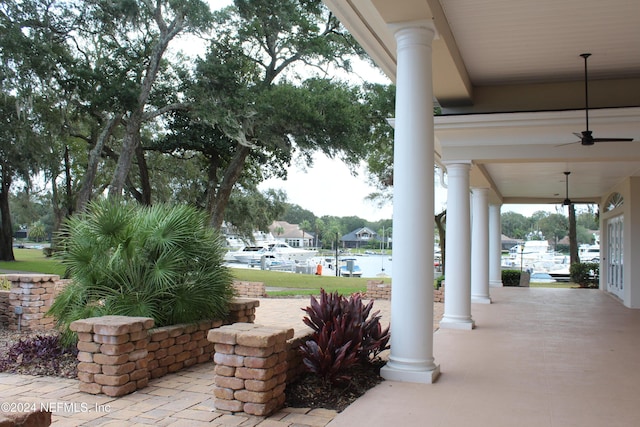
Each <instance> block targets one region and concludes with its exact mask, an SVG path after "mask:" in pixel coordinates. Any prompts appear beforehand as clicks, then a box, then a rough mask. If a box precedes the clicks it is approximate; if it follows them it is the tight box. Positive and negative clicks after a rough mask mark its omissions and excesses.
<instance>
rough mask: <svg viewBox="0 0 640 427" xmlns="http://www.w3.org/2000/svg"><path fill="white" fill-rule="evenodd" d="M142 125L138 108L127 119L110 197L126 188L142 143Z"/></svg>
mask: <svg viewBox="0 0 640 427" xmlns="http://www.w3.org/2000/svg"><path fill="white" fill-rule="evenodd" d="M141 126H142V110H141V109H138V110H136V111H134V112H133V114H132V116H131V117H130V118H129V120H128V121H127V128H126V131H125V134H124V138H123V140H122V150H121V151H120V156H119V157H118V164H117V165H116V170H115V171H114V172H113V179H112V180H111V184H110V185H109V197H120V196H122V190H123V189H124V185H125V182H126V180H127V176H128V175H129V169H131V162H132V161H133V156H134V154H135V152H136V149H137V148H138V145H139V144H140V127H141Z"/></svg>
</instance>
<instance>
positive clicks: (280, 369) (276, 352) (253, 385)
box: [208, 323, 293, 417]
mask: <svg viewBox="0 0 640 427" xmlns="http://www.w3.org/2000/svg"><path fill="white" fill-rule="evenodd" d="M291 338H293V329H285V328H277V327H268V326H261V325H255V324H247V323H234V324H233V325H227V326H222V327H220V328H218V329H212V330H210V331H209V335H208V339H209V341H211V342H213V343H214V345H215V355H214V362H215V363H216V367H215V377H214V382H215V387H214V390H213V393H214V396H215V400H214V402H215V403H214V404H215V407H216V410H217V411H220V412H225V413H236V412H245V413H247V414H250V415H256V416H262V417H264V416H268V415H270V414H272V413H273V412H275V411H276V410H278V409H280V408H281V407H282V406H283V405H284V401H285V394H284V390H285V387H286V379H287V340H288V339H291Z"/></svg>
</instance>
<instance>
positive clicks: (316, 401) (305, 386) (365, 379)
mask: <svg viewBox="0 0 640 427" xmlns="http://www.w3.org/2000/svg"><path fill="white" fill-rule="evenodd" d="M384 363H385V362H384V361H381V360H376V361H373V362H372V363H370V364H365V365H362V366H355V367H353V368H351V369H350V370H349V371H348V375H350V376H351V379H350V380H349V381H346V382H343V383H341V384H336V385H332V384H331V383H329V382H324V381H323V380H322V379H321V378H320V377H318V376H317V375H315V374H312V373H305V374H303V375H302V376H301V377H300V378H299V379H298V380H296V381H295V382H293V383H291V384H288V385H287V390H286V399H287V400H286V402H285V405H286V406H288V407H292V408H312V409H313V408H323V409H333V410H335V411H337V412H342V411H343V410H344V409H345V408H346V407H347V406H349V405H350V404H351V403H353V402H354V401H355V400H356V399H358V398H359V397H360V396H362V395H363V394H365V393H366V391H367V390H369V389H371V388H373V387H375V386H376V385H377V384H380V383H381V382H382V381H383V378H382V377H381V376H380V368H381V367H382V366H383V365H384Z"/></svg>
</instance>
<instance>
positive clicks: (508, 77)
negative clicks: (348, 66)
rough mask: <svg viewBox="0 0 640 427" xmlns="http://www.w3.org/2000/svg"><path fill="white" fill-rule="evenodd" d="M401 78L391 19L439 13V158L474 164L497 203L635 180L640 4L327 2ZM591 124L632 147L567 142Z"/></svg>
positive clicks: (584, 193) (603, 190)
mask: <svg viewBox="0 0 640 427" xmlns="http://www.w3.org/2000/svg"><path fill="white" fill-rule="evenodd" d="M324 1H325V3H326V4H327V5H328V6H329V7H330V8H331V9H332V11H333V12H334V13H335V14H336V15H337V16H338V18H339V19H340V20H341V21H342V22H343V24H344V25H345V26H346V27H347V28H348V29H349V30H350V31H351V33H352V34H353V35H354V36H355V37H356V39H358V41H359V42H360V44H361V45H362V46H363V47H364V48H365V49H366V50H367V52H368V53H369V54H370V55H371V57H372V58H373V59H374V60H375V61H376V63H377V64H378V65H379V66H380V67H381V68H382V70H383V71H384V72H385V73H386V74H387V75H388V76H389V77H390V78H391V80H392V81H394V80H395V68H396V53H395V39H394V37H393V34H392V32H391V31H390V28H389V25H388V24H389V23H392V22H400V21H412V20H418V19H433V21H434V23H435V25H436V28H437V30H438V39H437V40H435V41H434V44H433V84H434V94H435V97H436V101H437V102H438V103H439V104H440V105H441V106H442V108H443V114H444V115H443V116H440V117H437V118H436V131H435V132H436V147H437V148H436V149H437V151H438V153H437V154H438V155H439V156H440V157H441V158H442V160H443V161H456V160H472V161H473V165H474V166H473V168H472V175H471V184H472V186H485V185H489V186H490V187H491V188H492V189H493V190H494V191H493V199H494V201H497V200H501V201H503V202H505V203H558V202H561V201H562V199H564V197H565V194H564V193H565V182H564V178H565V176H564V173H563V172H564V171H570V172H571V175H570V177H569V196H570V198H571V199H572V200H576V201H580V200H588V201H594V202H598V201H600V199H601V198H602V197H606V195H607V193H608V192H609V191H610V190H611V188H612V187H613V186H615V185H616V184H619V183H620V182H622V181H623V180H624V179H625V178H626V177H629V176H640V108H638V107H640V25H638V22H640V2H638V1H628V0H608V1H606V2H604V1H601V0H537V1H530V0H395V1H393V2H390V1H388V0H324ZM586 52H588V53H591V54H592V56H591V57H590V58H589V80H590V83H589V103H590V107H591V108H593V110H591V111H590V114H589V118H590V123H589V125H590V126H589V128H590V129H591V130H592V131H593V134H594V137H632V138H634V139H635V141H634V142H631V143H611V142H609V143H600V144H596V145H594V146H582V145H580V144H579V143H578V144H570V145H561V144H567V143H570V142H572V141H576V140H577V138H575V137H574V135H573V133H574V132H578V133H579V132H581V131H583V130H585V120H584V110H583V108H584V81H583V77H584V62H583V59H582V58H581V57H580V56H579V55H580V54H581V53H586Z"/></svg>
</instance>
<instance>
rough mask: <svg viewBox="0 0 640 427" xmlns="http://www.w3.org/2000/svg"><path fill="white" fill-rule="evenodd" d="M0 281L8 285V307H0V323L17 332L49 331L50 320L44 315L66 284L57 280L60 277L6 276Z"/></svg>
mask: <svg viewBox="0 0 640 427" xmlns="http://www.w3.org/2000/svg"><path fill="white" fill-rule="evenodd" d="M2 277H3V278H4V279H5V280H8V281H9V282H11V289H10V290H9V293H8V304H7V303H0V309H1V310H3V312H2V313H1V314H0V316H1V318H0V321H2V323H4V324H6V325H7V327H8V328H9V329H10V330H14V331H15V330H17V329H18V328H20V329H21V330H25V331H31V330H39V329H48V328H52V327H53V325H54V319H53V318H52V317H49V316H46V315H45V314H46V313H47V311H49V308H50V307H51V304H52V303H53V300H54V298H55V297H56V295H57V294H58V293H59V292H60V289H62V287H63V286H64V285H65V284H66V283H67V282H68V281H66V280H60V276H57V275H54V274H7V275H3V276H2ZM3 298H4V297H3ZM17 311H21V312H22V313H21V314H18V313H17Z"/></svg>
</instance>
